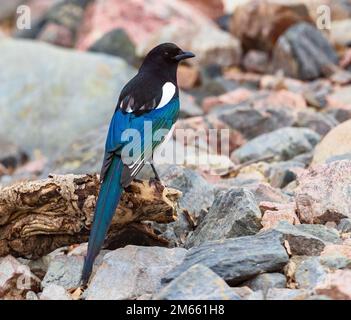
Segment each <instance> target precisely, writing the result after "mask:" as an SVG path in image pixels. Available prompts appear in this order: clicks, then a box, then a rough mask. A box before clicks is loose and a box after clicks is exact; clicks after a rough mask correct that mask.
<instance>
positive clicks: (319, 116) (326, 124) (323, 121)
mask: <svg viewBox="0 0 351 320" xmlns="http://www.w3.org/2000/svg"><path fill="white" fill-rule="evenodd" d="M338 124H339V123H338V121H336V120H335V118H334V117H332V116H331V115H328V114H326V113H321V112H315V111H313V110H304V111H299V112H298V114H297V120H296V123H295V126H296V127H301V128H309V129H311V130H313V131H315V132H317V133H318V134H319V135H321V136H325V135H326V134H327V133H328V132H329V131H330V130H332V129H333V128H334V127H336V126H337V125H338Z"/></svg>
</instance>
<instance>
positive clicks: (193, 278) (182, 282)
mask: <svg viewBox="0 0 351 320" xmlns="http://www.w3.org/2000/svg"><path fill="white" fill-rule="evenodd" d="M154 300H241V299H240V297H239V296H238V295H237V294H235V293H234V291H233V290H232V289H231V288H230V287H229V286H228V285H227V284H226V282H225V281H224V280H223V279H222V278H220V277H219V276H218V275H217V274H216V273H214V272H213V271H212V270H211V269H209V268H208V267H205V266H204V265H202V264H195V265H193V266H192V267H190V268H189V269H188V270H187V271H185V272H184V273H182V274H181V275H180V276H179V277H177V278H176V279H174V280H173V281H172V282H171V283H169V284H168V285H167V286H166V287H164V288H163V289H162V290H161V292H160V293H158V294H157V295H156V296H155V297H154Z"/></svg>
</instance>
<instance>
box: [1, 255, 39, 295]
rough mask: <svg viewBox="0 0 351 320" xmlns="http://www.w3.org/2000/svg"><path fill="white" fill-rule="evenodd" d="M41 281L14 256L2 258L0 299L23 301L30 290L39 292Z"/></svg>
mask: <svg viewBox="0 0 351 320" xmlns="http://www.w3.org/2000/svg"><path fill="white" fill-rule="evenodd" d="M39 286H40V280H39V279H38V278H37V277H36V276H35V275H33V274H32V273H31V271H30V269H29V267H28V266H26V265H23V264H21V263H20V262H19V261H17V260H16V259H15V258H14V257H12V256H6V257H4V258H0V299H1V298H4V297H5V298H9V299H21V298H23V296H24V295H25V293H26V292H27V291H29V290H35V291H37V290H38V289H39Z"/></svg>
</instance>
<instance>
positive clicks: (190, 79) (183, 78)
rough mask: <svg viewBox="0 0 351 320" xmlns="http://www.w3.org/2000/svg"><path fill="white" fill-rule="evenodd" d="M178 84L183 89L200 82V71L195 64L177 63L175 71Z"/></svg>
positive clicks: (190, 87) (192, 86)
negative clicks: (176, 70)
mask: <svg viewBox="0 0 351 320" xmlns="http://www.w3.org/2000/svg"><path fill="white" fill-rule="evenodd" d="M177 81H178V86H179V88H181V89H184V90H190V89H192V88H194V87H195V86H196V85H197V84H198V83H199V82H200V73H199V70H198V68H196V67H195V66H187V65H184V64H181V65H179V67H178V72H177Z"/></svg>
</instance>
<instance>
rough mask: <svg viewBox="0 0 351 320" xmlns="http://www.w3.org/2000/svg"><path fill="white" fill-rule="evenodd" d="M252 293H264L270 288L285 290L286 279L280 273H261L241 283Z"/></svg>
mask: <svg viewBox="0 0 351 320" xmlns="http://www.w3.org/2000/svg"><path fill="white" fill-rule="evenodd" d="M243 285H244V286H248V287H249V288H251V289H252V290H254V291H258V290H262V291H263V292H266V291H267V290H268V289H270V288H285V287H286V277H285V276H284V275H283V274H281V273H263V274H260V275H258V276H257V277H255V278H253V279H251V280H249V281H246V282H245V283H243Z"/></svg>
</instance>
